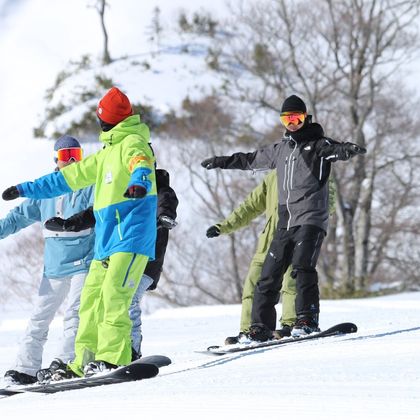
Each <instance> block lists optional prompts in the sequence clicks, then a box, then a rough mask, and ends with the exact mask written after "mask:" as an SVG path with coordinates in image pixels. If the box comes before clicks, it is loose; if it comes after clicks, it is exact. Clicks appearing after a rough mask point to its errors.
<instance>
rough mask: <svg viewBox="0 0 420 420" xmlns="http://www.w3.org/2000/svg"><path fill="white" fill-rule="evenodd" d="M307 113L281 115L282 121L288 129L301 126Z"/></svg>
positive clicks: (285, 113)
mask: <svg viewBox="0 0 420 420" xmlns="http://www.w3.org/2000/svg"><path fill="white" fill-rule="evenodd" d="M305 118H306V112H284V113H283V114H280V121H281V122H282V124H283V125H284V126H285V127H287V126H288V125H290V124H292V125H299V124H302V123H303V122H304V121H305Z"/></svg>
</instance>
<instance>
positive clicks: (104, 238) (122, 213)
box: [94, 195, 157, 260]
mask: <svg viewBox="0 0 420 420" xmlns="http://www.w3.org/2000/svg"><path fill="white" fill-rule="evenodd" d="M156 208H157V196H156V195H151V196H146V197H144V198H139V199H133V200H129V201H123V202H121V203H117V204H113V205H111V206H108V207H105V208H103V209H100V210H95V211H94V214H95V219H96V224H95V231H96V243H95V260H96V259H98V260H103V259H105V258H107V257H109V256H110V255H112V254H114V253H116V252H133V253H135V254H142V255H147V256H148V257H149V259H150V260H153V259H154V258H155V243H156V230H157V227H156V216H155V215H156ZM145 214H147V215H154V217H153V218H152V219H151V218H150V217H145ZM140 238H141V239H140Z"/></svg>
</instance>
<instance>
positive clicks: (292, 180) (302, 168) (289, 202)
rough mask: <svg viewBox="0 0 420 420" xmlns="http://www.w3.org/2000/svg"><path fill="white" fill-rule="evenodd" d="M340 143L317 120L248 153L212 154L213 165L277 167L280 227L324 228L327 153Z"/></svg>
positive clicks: (236, 167) (326, 213) (325, 225)
mask: <svg viewBox="0 0 420 420" xmlns="http://www.w3.org/2000/svg"><path fill="white" fill-rule="evenodd" d="M335 145H342V143H339V142H336V141H334V140H331V139H328V138H326V137H324V130H323V129H322V127H321V126H320V125H319V124H317V123H307V124H306V125H305V126H304V127H302V128H301V129H300V130H299V131H296V132H293V133H292V132H287V131H286V133H285V135H284V137H283V138H282V140H281V141H280V142H279V143H275V144H271V145H268V146H263V147H261V148H259V149H258V150H256V151H254V152H251V153H234V154H233V155H231V156H216V157H214V162H213V167H219V168H223V169H242V170H246V169H250V170H253V169H274V168H276V169H277V182H278V192H279V198H278V199H279V225H278V227H280V228H287V229H289V228H291V227H294V226H301V225H315V226H318V227H320V228H321V229H323V230H324V231H326V230H327V227H328V182H327V181H328V177H329V175H330V172H331V162H330V160H329V159H330V157H331V156H330V155H331V154H332V153H333V152H334V147H336V146H335Z"/></svg>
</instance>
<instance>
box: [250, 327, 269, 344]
mask: <svg viewBox="0 0 420 420" xmlns="http://www.w3.org/2000/svg"><path fill="white" fill-rule="evenodd" d="M248 336H249V338H250V339H251V340H253V341H267V340H271V339H272V338H273V331H271V330H270V328H268V327H267V326H265V325H264V324H252V325H251V327H250V328H249V333H248Z"/></svg>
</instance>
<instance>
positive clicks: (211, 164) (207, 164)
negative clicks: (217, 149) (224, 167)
mask: <svg viewBox="0 0 420 420" xmlns="http://www.w3.org/2000/svg"><path fill="white" fill-rule="evenodd" d="M216 160H217V156H213V157H211V158H208V159H204V160H203V161H202V162H201V166H202V167H203V168H206V169H214V168H217V167H218V166H217V162H216Z"/></svg>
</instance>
